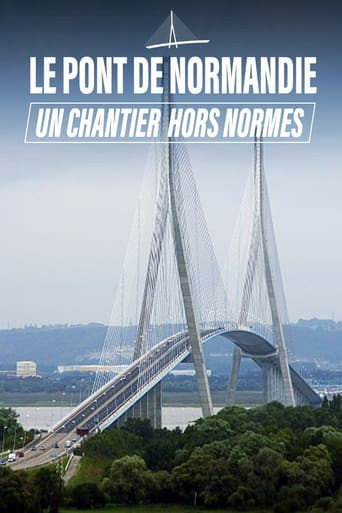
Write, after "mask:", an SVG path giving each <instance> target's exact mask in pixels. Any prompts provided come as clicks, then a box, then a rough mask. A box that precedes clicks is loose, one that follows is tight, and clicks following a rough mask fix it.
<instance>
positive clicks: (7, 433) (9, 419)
mask: <svg viewBox="0 0 342 513" xmlns="http://www.w3.org/2000/svg"><path fill="white" fill-rule="evenodd" d="M18 416H19V415H18V414H17V413H16V412H15V411H14V410H12V409H11V408H0V453H1V451H2V450H3V449H4V450H8V449H12V448H15V447H22V446H23V443H24V442H29V441H30V440H31V439H32V438H33V432H32V431H29V432H26V433H25V431H24V429H23V428H22V426H21V425H20V424H19V423H18ZM0 459H1V458H0Z"/></svg>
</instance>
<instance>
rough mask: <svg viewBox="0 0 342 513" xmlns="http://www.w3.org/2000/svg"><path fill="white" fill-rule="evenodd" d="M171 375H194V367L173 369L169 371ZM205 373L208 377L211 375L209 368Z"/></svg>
mask: <svg viewBox="0 0 342 513" xmlns="http://www.w3.org/2000/svg"><path fill="white" fill-rule="evenodd" d="M170 374H171V376H195V375H196V373H195V370H194V369H175V370H172V371H171V372H170ZM207 374H208V376H209V377H210V376H211V370H210V369H207Z"/></svg>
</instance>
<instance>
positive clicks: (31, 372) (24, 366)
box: [17, 361, 37, 378]
mask: <svg viewBox="0 0 342 513" xmlns="http://www.w3.org/2000/svg"><path fill="white" fill-rule="evenodd" d="M36 376H37V364H36V362H30V361H22V362H17V378H29V377H36Z"/></svg>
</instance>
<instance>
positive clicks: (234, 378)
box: [226, 346, 241, 406]
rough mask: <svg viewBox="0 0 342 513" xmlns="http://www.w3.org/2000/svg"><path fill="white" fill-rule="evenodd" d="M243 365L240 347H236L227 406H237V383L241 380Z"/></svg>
mask: <svg viewBox="0 0 342 513" xmlns="http://www.w3.org/2000/svg"><path fill="white" fill-rule="evenodd" d="M240 364H241V351H240V349H239V348H238V347H236V346H235V347H234V351H233V361H232V366H231V371H230V376H229V382H228V389H227V401H226V403H227V406H234V404H235V395H236V389H237V383H238V379H239V371H240Z"/></svg>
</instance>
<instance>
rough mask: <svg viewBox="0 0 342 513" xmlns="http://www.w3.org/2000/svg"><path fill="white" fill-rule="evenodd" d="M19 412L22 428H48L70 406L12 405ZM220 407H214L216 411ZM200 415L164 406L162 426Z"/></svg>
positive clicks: (181, 423)
mask: <svg viewBox="0 0 342 513" xmlns="http://www.w3.org/2000/svg"><path fill="white" fill-rule="evenodd" d="M13 409H15V410H16V411H17V413H18V414H19V422H20V424H21V425H22V426H23V428H24V429H31V428H34V429H46V430H49V429H50V428H51V426H53V425H54V424H55V423H56V422H58V421H59V420H60V419H61V418H63V417H64V416H65V415H66V414H67V413H69V411H70V408H69V407H66V406H63V407H58V406H40V407H39V408H36V407H34V406H20V407H19V406H18V407H13ZM219 410H220V408H214V411H215V413H217V412H218V411H219ZM199 417H201V409H200V408H198V407H190V406H184V407H180V406H179V407H178V406H177V407H174V408H172V407H171V406H164V407H163V410H162V422H163V427H167V428H169V429H173V428H175V427H177V426H179V427H180V428H182V429H184V428H185V427H186V426H187V425H188V424H190V423H191V422H193V421H194V420H196V419H198V418H199Z"/></svg>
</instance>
